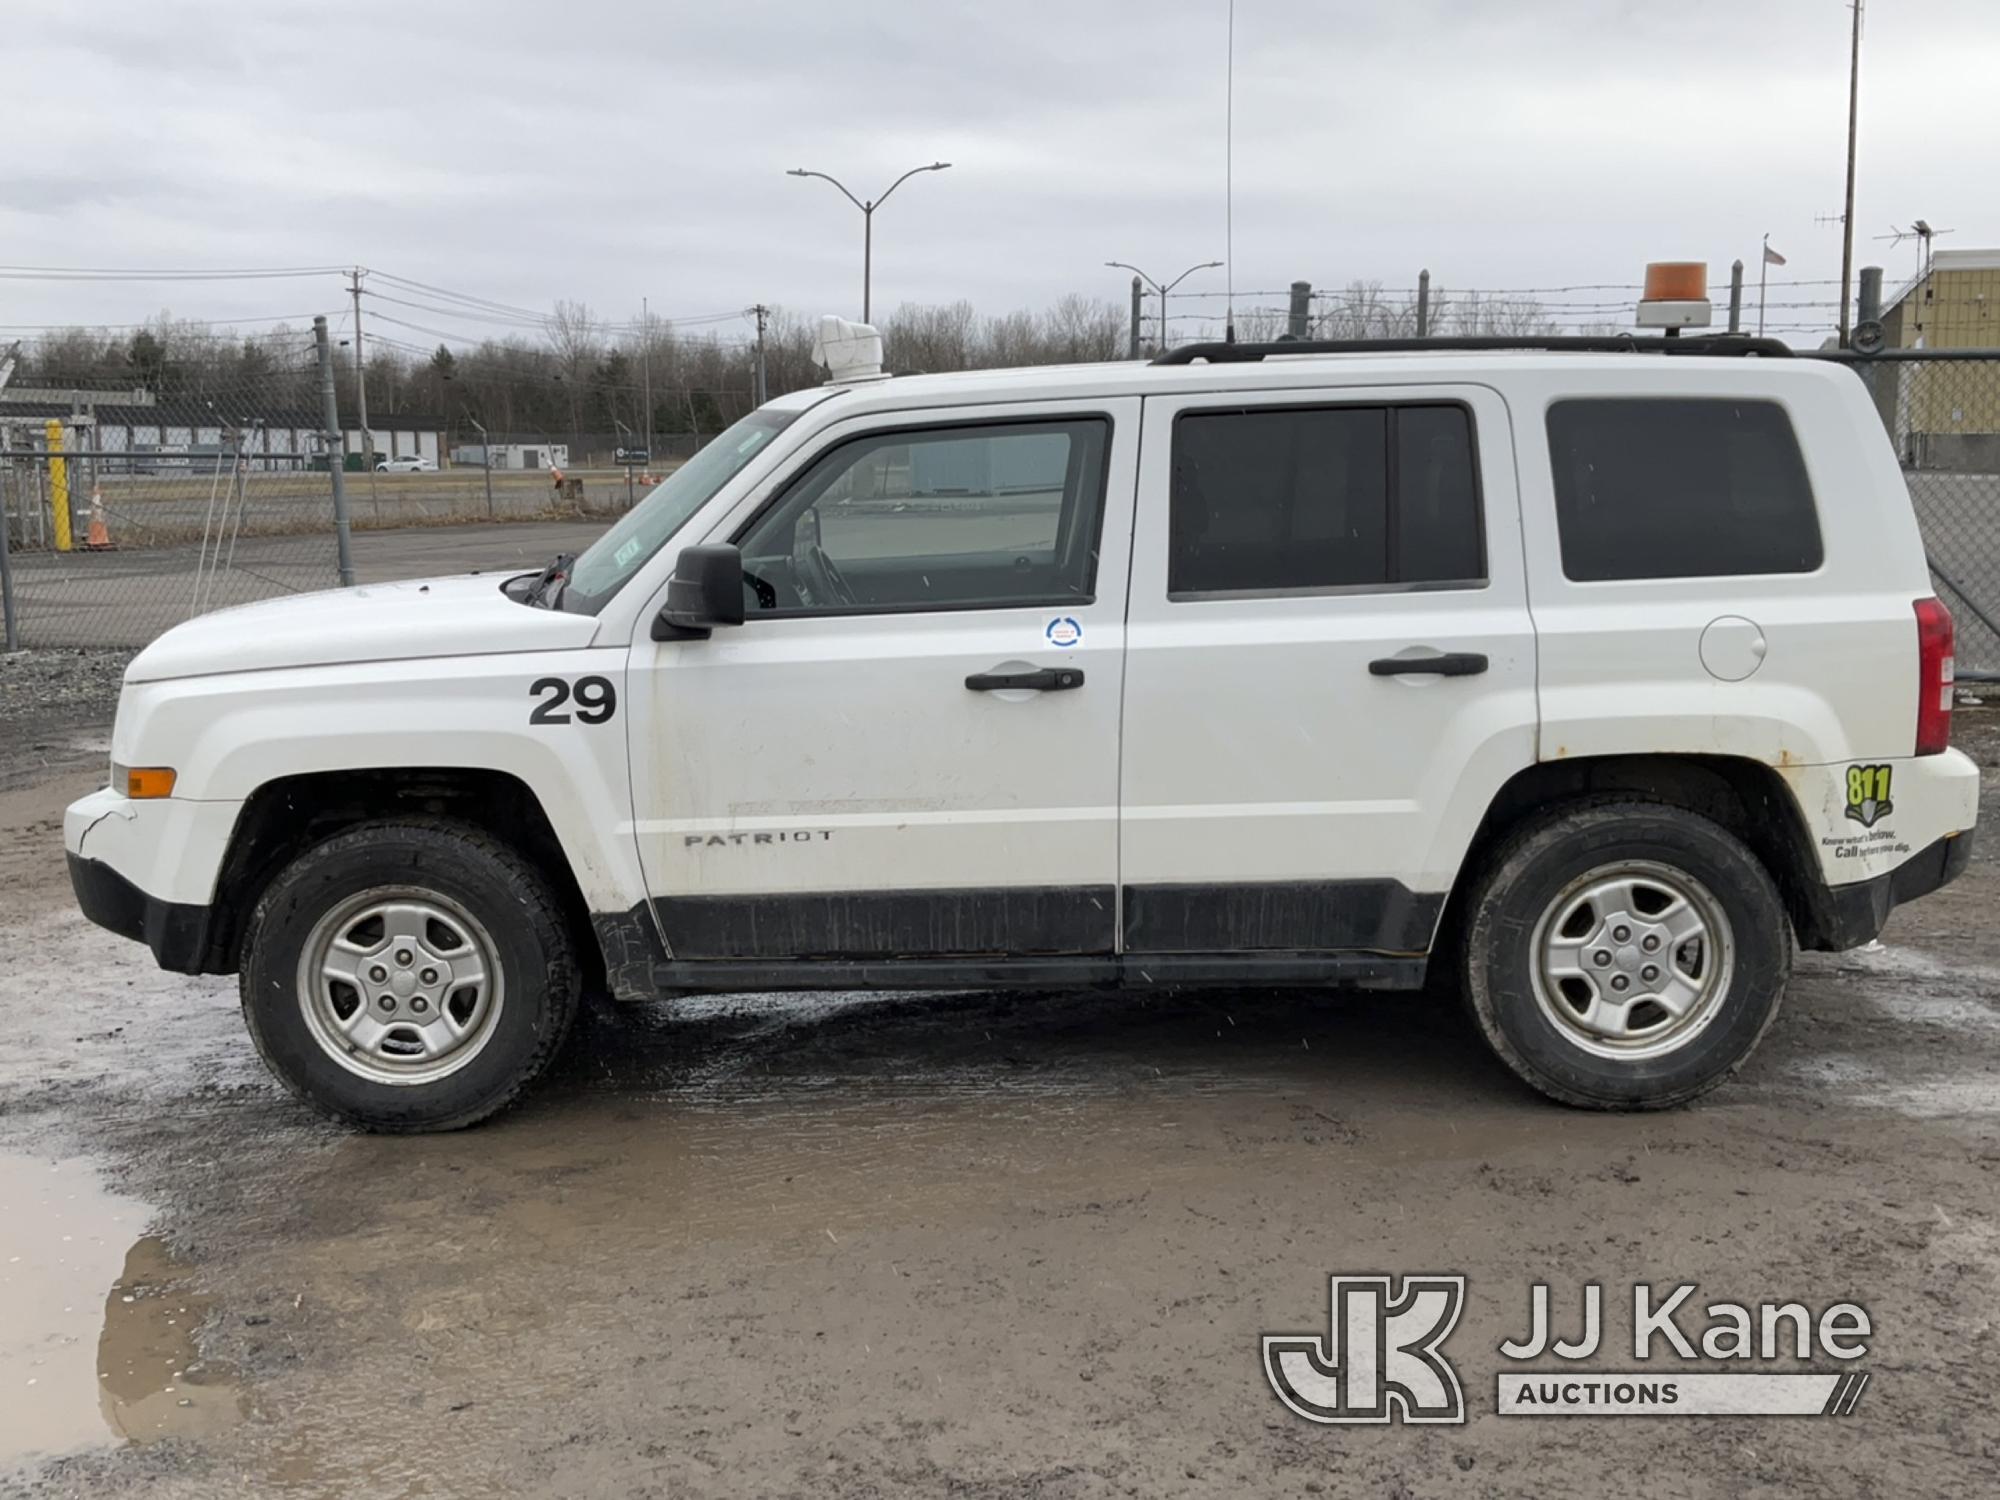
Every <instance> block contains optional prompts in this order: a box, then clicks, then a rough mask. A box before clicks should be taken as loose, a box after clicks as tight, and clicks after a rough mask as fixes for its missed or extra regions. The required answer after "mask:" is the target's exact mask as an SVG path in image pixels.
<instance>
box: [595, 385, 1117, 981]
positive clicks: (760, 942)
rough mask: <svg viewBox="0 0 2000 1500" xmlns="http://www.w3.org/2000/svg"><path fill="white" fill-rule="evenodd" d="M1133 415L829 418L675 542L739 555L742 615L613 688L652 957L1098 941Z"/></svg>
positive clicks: (1106, 892) (649, 656)
mask: <svg viewBox="0 0 2000 1500" xmlns="http://www.w3.org/2000/svg"><path fill="white" fill-rule="evenodd" d="M1138 418H1139V402H1138V401H1137V399H1135V398H1122V399H1114V400H1096V401H1088V402H1084V403H1080V404H1078V403H1070V404H1065V405H1061V406H1053V405H1040V404H1027V405H1009V406H1005V407H987V408H949V409H942V410H937V411H929V412H917V413H898V414H896V415H895V416H894V417H893V418H890V417H886V416H882V415H876V416H872V417H866V418H857V419H853V420H851V421H849V422H847V423H844V424H839V425H836V426H835V427H833V428H831V429H829V430H828V432H827V433H826V434H824V435H823V436H822V437H821V438H820V439H819V440H818V442H817V443H816V444H815V445H814V446H813V448H812V449H811V450H810V451H809V452H808V453H807V454H805V455H804V456H802V458H801V460H800V461H799V463H797V464H796V465H794V466H792V467H791V469H790V470H789V471H788V472H787V473H786V474H784V475H783V476H782V477H780V478H778V479H776V480H774V481H773V483H772V484H771V485H770V486H769V487H767V488H766V489H765V491H764V492H763V493H761V494H759V495H757V496H755V497H753V498H752V499H751V500H749V501H746V502H745V503H744V504H743V505H741V506H739V507H737V508H736V510H735V511H734V512H733V513H732V514H731V515H730V516H729V517H728V518H727V519H726V520H724V521H723V522H721V523H719V524H718V525H717V526H716V527H714V528H712V529H711V530H710V531H709V533H708V534H707V535H706V536H705V537H702V538H698V539H699V540H707V541H733V542H735V543H737V544H738V546H739V547H740V548H741V550H742V552H743V558H744V568H745V571H746V579H747V582H746V589H745V609H746V615H747V620H746V623H745V624H743V625H741V626H735V627H724V628H721V629H718V630H716V631H715V633H714V635H713V636H712V637H711V638H710V639H707V640H691V641H667V642H652V641H640V642H638V643H636V644H635V645H634V647H633V658H632V671H631V674H630V679H629V680H630V685H631V691H632V692H633V693H634V695H635V697H636V698H637V699H638V700H639V701H636V702H635V704H634V710H635V711H634V712H633V713H632V714H630V716H629V717H628V720H627V722H628V724H629V726H630V728H629V730H628V733H629V734H630V735H631V737H632V738H631V760H632V774H633V789H632V790H633V802H634V809H635V820H636V829H637V834H638V839H639V846H640V857H641V860H642V862H643V864H644V866H645V871H646V876H647V882H648V886H649V889H650V891H651V893H652V896H653V898H654V903H655V909H656V910H657V912H658V914H659V917H660V923H661V927H662V930H663V931H664V933H665V936H666V938H667V941H668V944H669V946H670V948H671V950H672V956H673V958H674V959H676V960H678V961H684V962H698V961H703V960H731V959H733V960H747V961H756V962H770V963H778V964H782V963H784V962H787V961H796V960H832V961H846V962H858V961H880V960H890V959H929V960H946V961H951V962H961V961H970V960H977V959H982V958H996V957H1000V956H1006V955H1017V956H1018V955H1028V956H1034V955H1041V956H1045V957H1056V956H1063V957H1076V956H1080V955H1103V954H1109V953H1110V952H1111V951H1112V950H1113V947H1114V944H1115V940H1116V931H1117V929H1116V919H1115V912H1116V907H1117V901H1116V887H1117V861H1118V733H1119V704H1120V692H1121V686H1122V682H1121V674H1122V671H1123V666H1124V612H1125V593H1124V589H1125V575H1126V568H1127V564H1128V560H1129V543H1130V537H1131V529H1132V520H1131V504H1132V492H1133V483H1134V475H1135V471H1136V467H1137V454H1138V426H1139V422H1138ZM695 539H697V538H691V540H695Z"/></svg>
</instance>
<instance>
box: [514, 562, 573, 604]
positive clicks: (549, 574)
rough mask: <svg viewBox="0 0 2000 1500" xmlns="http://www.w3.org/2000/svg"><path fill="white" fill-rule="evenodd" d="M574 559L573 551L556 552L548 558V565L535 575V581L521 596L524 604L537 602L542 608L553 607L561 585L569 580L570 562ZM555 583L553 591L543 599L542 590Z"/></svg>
mask: <svg viewBox="0 0 2000 1500" xmlns="http://www.w3.org/2000/svg"><path fill="white" fill-rule="evenodd" d="M575 561H576V554H575V553H574V552H558V553H557V554H556V555H555V556H554V557H552V558H550V559H549V565H548V566H547V567H546V568H543V569H542V571H541V572H539V573H537V574H536V575H535V581H534V582H533V583H531V584H529V585H528V591H527V593H525V594H523V595H522V596H521V599H522V602H523V603H525V604H539V605H541V607H542V608H544V609H554V608H555V607H556V601H557V600H558V599H560V598H561V597H562V588H561V585H564V584H567V583H568V582H569V569H570V564H572V563H574V562H575ZM552 584H553V585H557V587H556V590H555V592H554V593H552V594H550V595H549V597H548V598H547V599H546V600H544V599H543V598H542V591H543V590H544V589H546V588H548V587H549V586H550V585H552Z"/></svg>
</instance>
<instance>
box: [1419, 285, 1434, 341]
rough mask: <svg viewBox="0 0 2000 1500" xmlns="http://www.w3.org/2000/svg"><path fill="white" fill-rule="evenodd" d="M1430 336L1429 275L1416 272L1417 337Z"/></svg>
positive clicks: (1424, 337) (1425, 337)
mask: <svg viewBox="0 0 2000 1500" xmlns="http://www.w3.org/2000/svg"><path fill="white" fill-rule="evenodd" d="M1430 336H1431V273H1430V272H1429V271H1419V272H1417V337H1418V338H1420V339H1427V338H1429V337H1430Z"/></svg>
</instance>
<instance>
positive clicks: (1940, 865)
mask: <svg viewBox="0 0 2000 1500" xmlns="http://www.w3.org/2000/svg"><path fill="white" fill-rule="evenodd" d="M1971 858H1972V830H1971V829H1967V830H1966V831H1965V832H1964V833H1954V834H1947V835H1946V836H1945V837H1944V838H1941V839H1939V840H1937V842H1935V843H1932V844H1926V845H1925V846H1924V847H1923V848H1922V849H1919V850H1918V851H1917V852H1916V853H1915V854H1912V855H1911V856H1910V857H1909V858H1908V859H1906V860H1904V861H1903V862H1902V863H1901V864H1900V865H1897V866H1896V868H1895V869H1893V870H1890V871H1889V872H1888V873H1887V874H1884V875H1877V876H1874V877H1872V878H1871V879H1868V880H1857V881H1855V882H1854V883H1853V884H1851V885H1834V886H1822V887H1821V888H1820V889H1819V890H1818V891H1817V892H1815V893H1814V895H1815V897H1816V899H1815V900H1814V901H1813V903H1812V905H1813V906H1814V908H1815V910H1814V912H1813V917H1812V921H1811V923H1810V924H1809V927H1808V929H1807V930H1804V931H1801V932H1800V934H1799V941H1800V944H1801V945H1802V946H1804V947H1807V948H1818V949H1821V950H1823V951H1826V952H1839V951H1841V950H1842V949H1846V948H1859V947H1860V946H1861V945H1862V944H1864V943H1869V942H1873V941H1874V940H1875V939H1876V938H1877V937H1879V936H1881V933H1882V928H1883V926H1884V925H1885V924H1886V923H1887V922H1888V920H1889V913H1890V912H1892V911H1894V910H1895V909H1896V908H1897V907H1898V906H1901V905H1902V904H1903V903H1904V902H1905V901H1914V900H1916V899H1917V898H1918V897H1919V896H1928V895H1929V894H1930V893H1931V892H1932V891H1935V890H1937V889H1939V888H1940V887H1941V886H1945V885H1949V884H1950V883H1951V882H1952V881H1954V880H1956V879H1958V877H1959V876H1960V875H1961V874H1963V873H1964V872H1965V866H1966V864H1967V862H1968V861H1970V860H1971Z"/></svg>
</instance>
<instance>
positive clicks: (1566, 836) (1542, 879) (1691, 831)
mask: <svg viewBox="0 0 2000 1500" xmlns="http://www.w3.org/2000/svg"><path fill="white" fill-rule="evenodd" d="M1621 863H1625V864H1634V863H1636V864H1642V865H1644V866H1651V867H1660V868H1664V869H1665V870H1667V871H1672V872H1677V873H1678V874H1679V875H1681V876H1682V877H1692V879H1693V881H1694V882H1695V885H1696V886H1697V887H1699V888H1700V889H1701V891H1702V892H1703V893H1704V894H1705V895H1706V896H1707V897H1708V898H1709V899H1710V900H1711V901H1712V903H1713V905H1714V906H1715V907H1717V908H1719V909H1720V912H1721V915H1722V916H1723V917H1724V918H1726V920H1727V924H1728V929H1729V936H1730V942H1729V947H1730V949H1731V953H1732V959H1731V963H1730V968H1729V972H1728V975H1727V983H1726V985H1724V986H1722V987H1721V988H1720V990H1719V991H1718V992H1717V998H1714V999H1713V1000H1710V1001H1706V1002H1704V1004H1703V1005H1702V1007H1701V1012H1700V1013H1701V1014H1702V1015H1704V1016H1705V1017H1706V1019H1705V1020H1703V1021H1701V1022H1700V1024H1698V1025H1697V1024H1696V1023H1695V1022H1692V1021H1690V1022H1687V1023H1678V1022H1671V1021H1667V1022H1663V1023H1662V1024H1666V1025H1669V1026H1670V1027H1671V1026H1674V1025H1680V1026H1683V1027H1684V1029H1685V1035H1684V1037H1683V1038H1682V1039H1681V1040H1679V1041H1678V1042H1677V1043H1676V1044H1675V1045H1674V1046H1673V1048H1672V1050H1669V1051H1665V1052H1664V1053H1662V1054H1661V1055H1656V1056H1650V1057H1647V1056H1615V1057H1606V1056H1600V1055H1598V1054H1597V1053H1596V1052H1593V1051H1591V1050H1588V1045H1589V1042H1590V1041H1591V1040H1592V1039H1583V1040H1580V1039H1579V1037H1578V1035H1577V1033H1578V1031H1580V1030H1581V1029H1582V1028H1581V1027H1580V1026H1579V1025H1575V1024H1572V1025H1570V1026H1569V1027H1567V1028H1566V1027H1565V1026H1564V1025H1561V1024H1558V1018H1556V1017H1552V1015H1551V1014H1550V1012H1551V1011H1553V1010H1555V1008H1556V1007H1558V1006H1560V1005H1561V1004H1563V1003H1564V1002H1563V996H1562V992H1561V983H1560V982H1559V983H1557V984H1543V985H1542V986H1541V987H1540V990H1541V993H1543V994H1546V995H1551V996H1552V997H1553V998H1552V999H1551V1000H1550V1001H1549V1002H1548V1005H1547V1008H1545V1004H1544V1001H1543V1000H1542V999H1539V998H1538V989H1537V979H1536V973H1537V964H1538V961H1539V960H1538V956H1537V937H1536V934H1537V929H1538V926H1539V925H1540V923H1541V921H1542V918H1543V916H1544V914H1545V913H1549V912H1550V911H1551V909H1552V907H1554V906H1555V904H1556V903H1557V902H1558V900H1561V899H1565V898H1566V893H1569V892H1572V891H1573V890H1575V889H1576V883H1578V882H1582V881H1583V880H1584V878H1585V877H1586V876H1588V875H1590V874H1591V873H1592V872H1594V871H1598V870H1601V869H1604V868H1606V867H1613V866H1618V865H1620V864H1621ZM1468 895H1469V898H1470V899H1469V902H1468V907H1467V911H1466V920H1465V924H1464V928H1465V936H1464V948H1463V954H1462V959H1463V964H1464V974H1465V990H1466V1000H1467V1003H1468V1005H1469V1006H1470V1008H1471V1010H1472V1013H1473V1016H1474V1018H1475V1019H1476V1020H1477V1022H1478V1024H1479V1029H1480V1031H1481V1032H1482V1033H1484V1035H1485V1037H1486V1040H1487V1043H1488V1044H1489V1045H1490V1046H1491V1047H1492V1048H1493V1050H1494V1052H1496V1053H1497V1054H1498V1055H1499V1057H1500V1059H1501V1061H1502V1062H1504V1063H1506V1064H1507V1066H1508V1067H1509V1068H1511V1069H1512V1070H1513V1071H1514V1073H1515V1074H1516V1075H1517V1076H1519V1077H1520V1078H1521V1079H1522V1080H1523V1081H1524V1082H1526V1083H1527V1084H1529V1085H1530V1086H1531V1087H1533V1088H1535V1089H1537V1090H1539V1091H1540V1092H1541V1093H1543V1094H1546V1095H1547V1096H1548V1097H1549V1098H1551V1099H1555V1100H1558V1101H1560V1102H1561V1103H1564V1104H1572V1105H1577V1106H1580V1107H1583V1108H1588V1109H1665V1108H1669V1107H1671V1106H1673V1105H1677V1104H1684V1103H1686V1102H1687V1101H1688V1100H1690V1099H1694V1098H1697V1097H1699V1096H1700V1095H1702V1094H1705V1093H1707V1092H1708V1091H1709V1090H1710V1089H1712V1088H1715V1087H1716V1086H1717V1085H1718V1084H1720V1083H1722V1082H1723V1081H1724V1080H1726V1079H1727V1078H1728V1077H1729V1076H1730V1075H1731V1074H1732V1073H1734V1072H1735V1071H1736V1070H1737V1069H1738V1068H1739V1067H1741V1066H1742V1065H1743V1062H1744V1060H1745V1059H1746V1058H1748V1057H1749V1056H1750V1054H1751V1052H1752V1051H1753V1050H1755V1048H1756V1046H1757V1043H1758V1041H1759V1040H1760V1039H1761V1038H1762V1037H1763V1035H1764V1033H1765V1031H1766V1030H1768V1029H1769V1027H1770V1025H1771V1022H1772V1021H1773V1020H1774V1019H1776V1017H1777V1014H1778V1006H1779V1002H1780V1001H1781V1000H1782V999H1783V997H1784V992H1785V984H1786V982H1787V980H1788V979H1789V978H1790V976H1791V967H1792V929H1791V924H1790V921H1789V919H1788V918H1787V916H1786V914H1785V908H1784V904H1783V902H1782V901H1781V900H1780V899H1779V895H1778V889H1777V886H1776V884H1775V883H1774V882H1773V881H1772V879H1771V875H1770V872H1769V871H1768V870H1766V869H1765V868H1764V866H1763V864H1762V863H1761V862H1760V861H1759V860H1758V859H1757V857H1756V856H1755V855H1754V854H1752V853H1751V852H1750V851H1749V850H1748V849H1747V848H1745V847H1744V845H1743V843H1742V842H1741V841H1740V840H1738V839H1737V838H1736V837H1735V836H1734V835H1733V834H1731V833H1729V832H1728V831H1727V830H1726V829H1724V828H1722V827H1721V826H1720V825H1719V824H1716V823H1714V822H1712V821H1711V820H1709V819H1708V818H1705V817H1702V816H1701V815H1699V814H1697V813H1692V812H1688V811H1686V810H1685V809H1682V808H1678V807H1671V806H1667V805H1664V804H1660V803H1650V802H1639V801H1613V802H1601V803H1596V804H1574V805H1571V806H1569V807H1566V808H1558V809H1555V810H1553V811H1551V812H1549V813H1546V814H1543V815H1541V816H1539V817H1536V818H1534V819H1532V820H1530V821H1529V822H1527V823H1525V824H1523V825H1522V826H1521V827H1520V828H1518V829H1516V830H1514V831H1513V832H1512V833H1511V835H1510V836H1509V837H1508V838H1506V839H1505V841H1504V842H1503V843H1502V844H1501V845H1500V846H1499V847H1498V848H1497V849H1496V850H1495V851H1494V852H1493V855H1492V857H1491V858H1490V859H1489V860H1487V861H1486V863H1485V866H1484V868H1483V870H1482V872H1481V874H1480V877H1479V878H1478V879H1477V881H1476V882H1475V883H1474V885H1473V886H1472V888H1471V889H1470V891H1469V892H1468ZM1584 920H1585V921H1588V920H1589V919H1588V918H1585V919H1584ZM1599 951H1602V950H1597V949H1594V948H1593V951H1592V952H1591V953H1590V954H1588V955H1583V957H1584V958H1585V961H1587V962H1590V963H1595V962H1596V961H1597V958H1596V954H1597V952H1599ZM1624 961H1625V960H1624V959H1623V958H1622V957H1621V956H1618V955H1613V963H1614V964H1618V963H1623V962H1624ZM1628 983H1629V981H1628ZM1593 984H1594V981H1593ZM1607 993H1608V992H1607ZM1583 1004H1587V1001H1586V1002H1573V1003H1572V1004H1571V1012H1572V1013H1573V1014H1574V1013H1576V1012H1577V1011H1578V1010H1579V1009H1580V1008H1581V1005H1583ZM1655 1009H1656V1010H1658V1011H1659V1013H1660V1014H1661V1015H1662V1016H1663V1017H1664V1016H1666V1012H1665V1010H1664V1009H1663V1008H1660V1007H1655ZM1690 1013H1691V1014H1693V1013H1694V1012H1693V1010H1692V1008H1691V1011H1690ZM1663 1044H1664V1043H1662V1045H1663ZM1614 1045H1615V1044H1614ZM1635 1045H1643V1043H1639V1044H1635Z"/></svg>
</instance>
